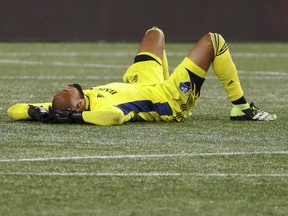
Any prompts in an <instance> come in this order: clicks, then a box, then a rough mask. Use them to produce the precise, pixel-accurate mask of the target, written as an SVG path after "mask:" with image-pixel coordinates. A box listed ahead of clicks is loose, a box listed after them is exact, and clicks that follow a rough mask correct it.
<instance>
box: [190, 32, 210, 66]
mask: <svg viewBox="0 0 288 216" xmlns="http://www.w3.org/2000/svg"><path fill="white" fill-rule="evenodd" d="M187 57H188V58H189V59H191V60H192V61H193V62H194V63H195V64H196V65H198V66H199V67H200V68H202V69H203V70H205V71H207V70H208V68H209V66H210V64H211V63H212V61H213V59H214V50H213V45H212V43H211V38H210V36H209V34H206V35H204V36H203V37H202V38H201V39H200V40H199V41H198V42H197V43H196V44H195V45H194V47H193V48H192V49H191V51H190V52H189V53H188V55H187Z"/></svg>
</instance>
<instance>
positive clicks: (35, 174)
mask: <svg viewBox="0 0 288 216" xmlns="http://www.w3.org/2000/svg"><path fill="white" fill-rule="evenodd" d="M0 175H6V176H7V175H16V176H23V175H27V176H76V177H82V176H90V177H91V176H92V177H93V176H96V177H97V176H98V177H109V176H110V177H175V176H178V177H179V176H180V177H181V176H182V177H288V174H283V173H282V174H279V173H247V174H241V173H159V172H148V173H106V172H105V173H101V172H100V173H87V172H82V173H79V172H73V173H66V172H0Z"/></svg>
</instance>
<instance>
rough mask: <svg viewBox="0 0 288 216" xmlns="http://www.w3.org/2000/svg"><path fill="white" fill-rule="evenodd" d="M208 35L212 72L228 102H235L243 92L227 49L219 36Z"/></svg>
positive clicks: (215, 34)
mask: <svg viewBox="0 0 288 216" xmlns="http://www.w3.org/2000/svg"><path fill="white" fill-rule="evenodd" d="M209 34H210V37H211V40H212V43H213V48H214V54H215V58H214V61H213V69H214V72H215V74H216V76H217V77H218V78H219V80H220V81H221V82H222V84H223V86H224V88H225V90H226V92H227V94H228V97H229V99H230V101H235V100H237V99H239V98H241V97H242V96H243V90H242V88H241V84H240V80H239V77H238V72H237V69H236V67H235V65H234V62H233V60H232V58H231V55H230V52H229V48H228V46H227V44H226V42H225V40H224V38H223V37H222V36H221V35H220V34H217V33H209Z"/></svg>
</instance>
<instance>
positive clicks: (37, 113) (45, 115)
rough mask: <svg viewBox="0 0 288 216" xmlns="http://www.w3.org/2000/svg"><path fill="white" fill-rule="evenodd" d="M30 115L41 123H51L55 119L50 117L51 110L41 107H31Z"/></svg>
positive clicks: (29, 109)
mask: <svg viewBox="0 0 288 216" xmlns="http://www.w3.org/2000/svg"><path fill="white" fill-rule="evenodd" d="M28 115H29V116H30V117H31V118H32V119H33V120H36V121H41V122H44V123H46V122H49V121H51V120H52V119H53V118H54V117H53V116H51V115H50V112H49V110H47V109H45V108H43V107H41V106H33V105H29V108H28Z"/></svg>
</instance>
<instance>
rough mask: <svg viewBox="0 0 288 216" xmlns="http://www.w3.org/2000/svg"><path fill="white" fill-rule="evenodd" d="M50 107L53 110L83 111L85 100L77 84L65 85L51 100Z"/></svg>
mask: <svg viewBox="0 0 288 216" xmlns="http://www.w3.org/2000/svg"><path fill="white" fill-rule="evenodd" d="M52 107H53V108H55V109H73V110H84V109H85V98H84V93H83V90H82V88H81V86H80V85H79V84H71V85H66V86H64V88H63V89H62V90H60V91H59V92H58V93H57V94H56V95H55V96H54V99H53V102H52Z"/></svg>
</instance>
